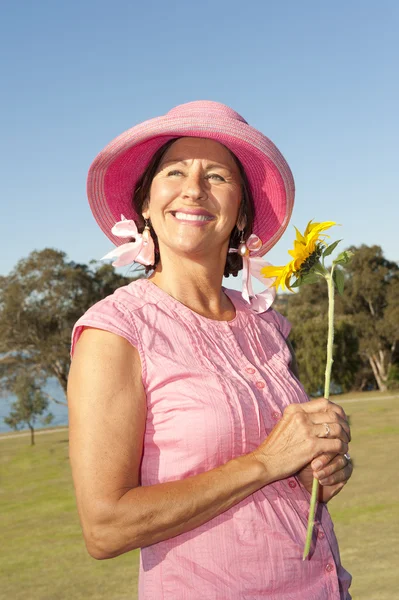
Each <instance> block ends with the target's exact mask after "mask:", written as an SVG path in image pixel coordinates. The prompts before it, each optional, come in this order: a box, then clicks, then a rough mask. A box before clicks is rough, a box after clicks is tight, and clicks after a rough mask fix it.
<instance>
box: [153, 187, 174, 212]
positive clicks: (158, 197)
mask: <svg viewBox="0 0 399 600" xmlns="http://www.w3.org/2000/svg"><path fill="white" fill-rule="evenodd" d="M177 193H178V189H177V185H176V182H172V181H168V182H163V181H154V182H153V184H152V186H151V189H150V208H152V209H153V210H154V209H162V207H163V206H164V205H165V204H166V203H167V202H169V201H170V200H172V199H173V198H174V197H175V196H176V194H177Z"/></svg>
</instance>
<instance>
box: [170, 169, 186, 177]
mask: <svg viewBox="0 0 399 600" xmlns="http://www.w3.org/2000/svg"><path fill="white" fill-rule="evenodd" d="M171 175H183V173H182V172H181V171H179V170H178V169H173V171H168V177H170V176H171Z"/></svg>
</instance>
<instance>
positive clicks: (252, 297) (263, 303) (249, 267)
mask: <svg viewBox="0 0 399 600" xmlns="http://www.w3.org/2000/svg"><path fill="white" fill-rule="evenodd" d="M245 244H246V246H247V248H248V250H249V253H248V254H247V255H246V256H242V266H243V270H242V297H243V298H244V300H245V301H246V302H248V304H250V306H251V309H252V310H253V311H254V312H256V313H261V312H265V311H266V310H267V309H268V308H270V306H271V305H272V304H273V302H274V299H275V297H276V288H275V287H272V286H273V283H274V280H275V277H269V278H266V277H264V276H263V275H262V274H261V272H260V271H261V269H262V268H263V267H270V266H271V264H270V263H269V262H267V261H266V260H264V259H263V258H262V257H261V256H251V252H255V251H256V250H259V248H261V247H262V241H261V240H260V238H258V236H257V235H254V234H252V235H250V236H249V238H248V239H247V241H246V242H245ZM238 251H239V250H238V248H229V254H232V253H234V252H238ZM251 275H253V276H254V277H256V279H259V281H262V283H264V284H266V286H267V287H266V289H265V290H264V291H263V292H261V293H260V294H254V291H253V288H252V281H251Z"/></svg>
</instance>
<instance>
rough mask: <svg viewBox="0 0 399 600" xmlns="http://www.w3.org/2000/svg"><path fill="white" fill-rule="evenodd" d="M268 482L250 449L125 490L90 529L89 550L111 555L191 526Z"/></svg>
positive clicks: (174, 533) (152, 541)
mask: <svg viewBox="0 0 399 600" xmlns="http://www.w3.org/2000/svg"><path fill="white" fill-rule="evenodd" d="M269 479H270V481H269ZM271 481H272V478H269V477H268V474H267V470H266V469H265V467H264V465H263V464H262V463H261V462H260V461H258V460H257V458H256V457H255V456H254V455H252V454H249V455H245V456H241V457H238V458H236V459H233V460H231V461H229V462H228V463H226V464H225V465H223V466H221V467H218V468H216V469H213V470H211V471H208V472H206V473H201V474H199V475H195V476H193V477H189V478H187V479H184V480H180V481H173V482H168V483H161V484H157V485H152V486H146V487H136V488H133V489H130V490H128V491H127V492H126V493H125V494H124V495H123V496H122V497H121V498H119V500H118V501H117V502H116V503H115V505H114V506H113V507H112V508H110V507H108V510H106V511H104V513H103V515H102V518H99V519H98V522H97V523H96V525H95V526H92V527H91V528H90V530H91V539H90V540H88V539H87V536H85V537H86V543H87V546H88V550H89V552H90V554H91V555H92V556H94V558H98V559H104V558H112V557H114V556H118V555H119V554H123V553H125V552H128V551H130V550H133V549H135V548H141V547H145V546H149V545H151V544H155V543H157V542H160V541H162V540H166V539H168V538H171V537H174V536H176V535H179V534H182V533H185V532H187V531H191V530H192V529H194V528H196V527H199V526H200V525H202V524H203V523H206V522H207V521H209V520H211V519H213V518H214V517H216V516H218V515H220V514H221V513H223V512H225V511H226V510H228V509H229V508H231V507H232V506H234V505H235V504H237V503H238V502H240V501H241V500H243V499H245V498H246V497H247V496H249V495H250V494H252V493H254V492H255V491H257V490H258V489H260V488H261V487H263V486H264V485H266V484H267V483H270V482H271Z"/></svg>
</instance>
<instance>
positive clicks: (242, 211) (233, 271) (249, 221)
mask: <svg viewBox="0 0 399 600" xmlns="http://www.w3.org/2000/svg"><path fill="white" fill-rule="evenodd" d="M177 139H179V138H174V139H172V140H169V141H168V142H166V144H164V145H163V146H161V148H159V150H157V152H155V154H154V156H153V157H152V159H151V162H150V164H149V165H148V167H147V168H146V170H145V171H144V173H143V175H142V176H141V177H140V179H139V180H138V182H137V184H136V187H135V190H134V194H133V207H134V209H135V211H136V213H137V215H138V224H137V229H138V231H139V232H140V233H141V232H142V231H143V230H144V226H145V222H144V219H143V217H142V214H141V213H142V211H143V210H144V209H145V203H146V201H147V199H148V198H149V195H150V188H151V184H152V180H153V179H154V177H155V174H156V172H157V169H158V166H159V164H160V162H161V160H162V158H163V156H164V154H165V153H166V152H167V150H168V149H169V148H170V146H171V145H172V144H173V143H174V142H175V141H176V140H177ZM229 152H230V151H229ZM230 154H231V155H232V157H233V158H234V161H235V162H236V164H237V167H238V169H239V172H240V176H241V192H242V196H241V204H240V208H239V211H238V219H237V220H238V222H239V221H240V219H241V218H242V217H244V216H245V227H244V229H243V238H244V240H246V239H248V237H249V236H250V234H251V233H252V227H253V223H254V219H255V207H254V202H253V199H252V194H251V189H250V186H249V181H248V178H247V176H246V174H245V171H244V168H243V166H242V164H241V163H240V161H239V160H238V158H237V157H236V156H235V155H234V154H233V153H232V152H230ZM149 226H150V230H151V235H152V238H153V240H154V246H155V259H154V264H153V265H149V266H146V267H145V272H146V273H148V272H149V271H152V270H153V269H155V267H156V266H157V264H158V263H159V246H158V238H157V235H156V233H155V231H154V229H153V227H152V224H151V223H150V224H149ZM240 238H241V232H240V231H239V230H238V229H237V226H236V225H235V226H234V229H233V231H232V232H231V235H230V243H229V248H238V246H239V244H240ZM241 269H242V257H241V256H240V255H239V254H238V253H236V252H234V254H233V253H232V254H227V258H226V264H225V268H224V276H225V277H228V276H229V275H233V276H234V277H236V276H237V275H238V272H239V271H240V270H241Z"/></svg>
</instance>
